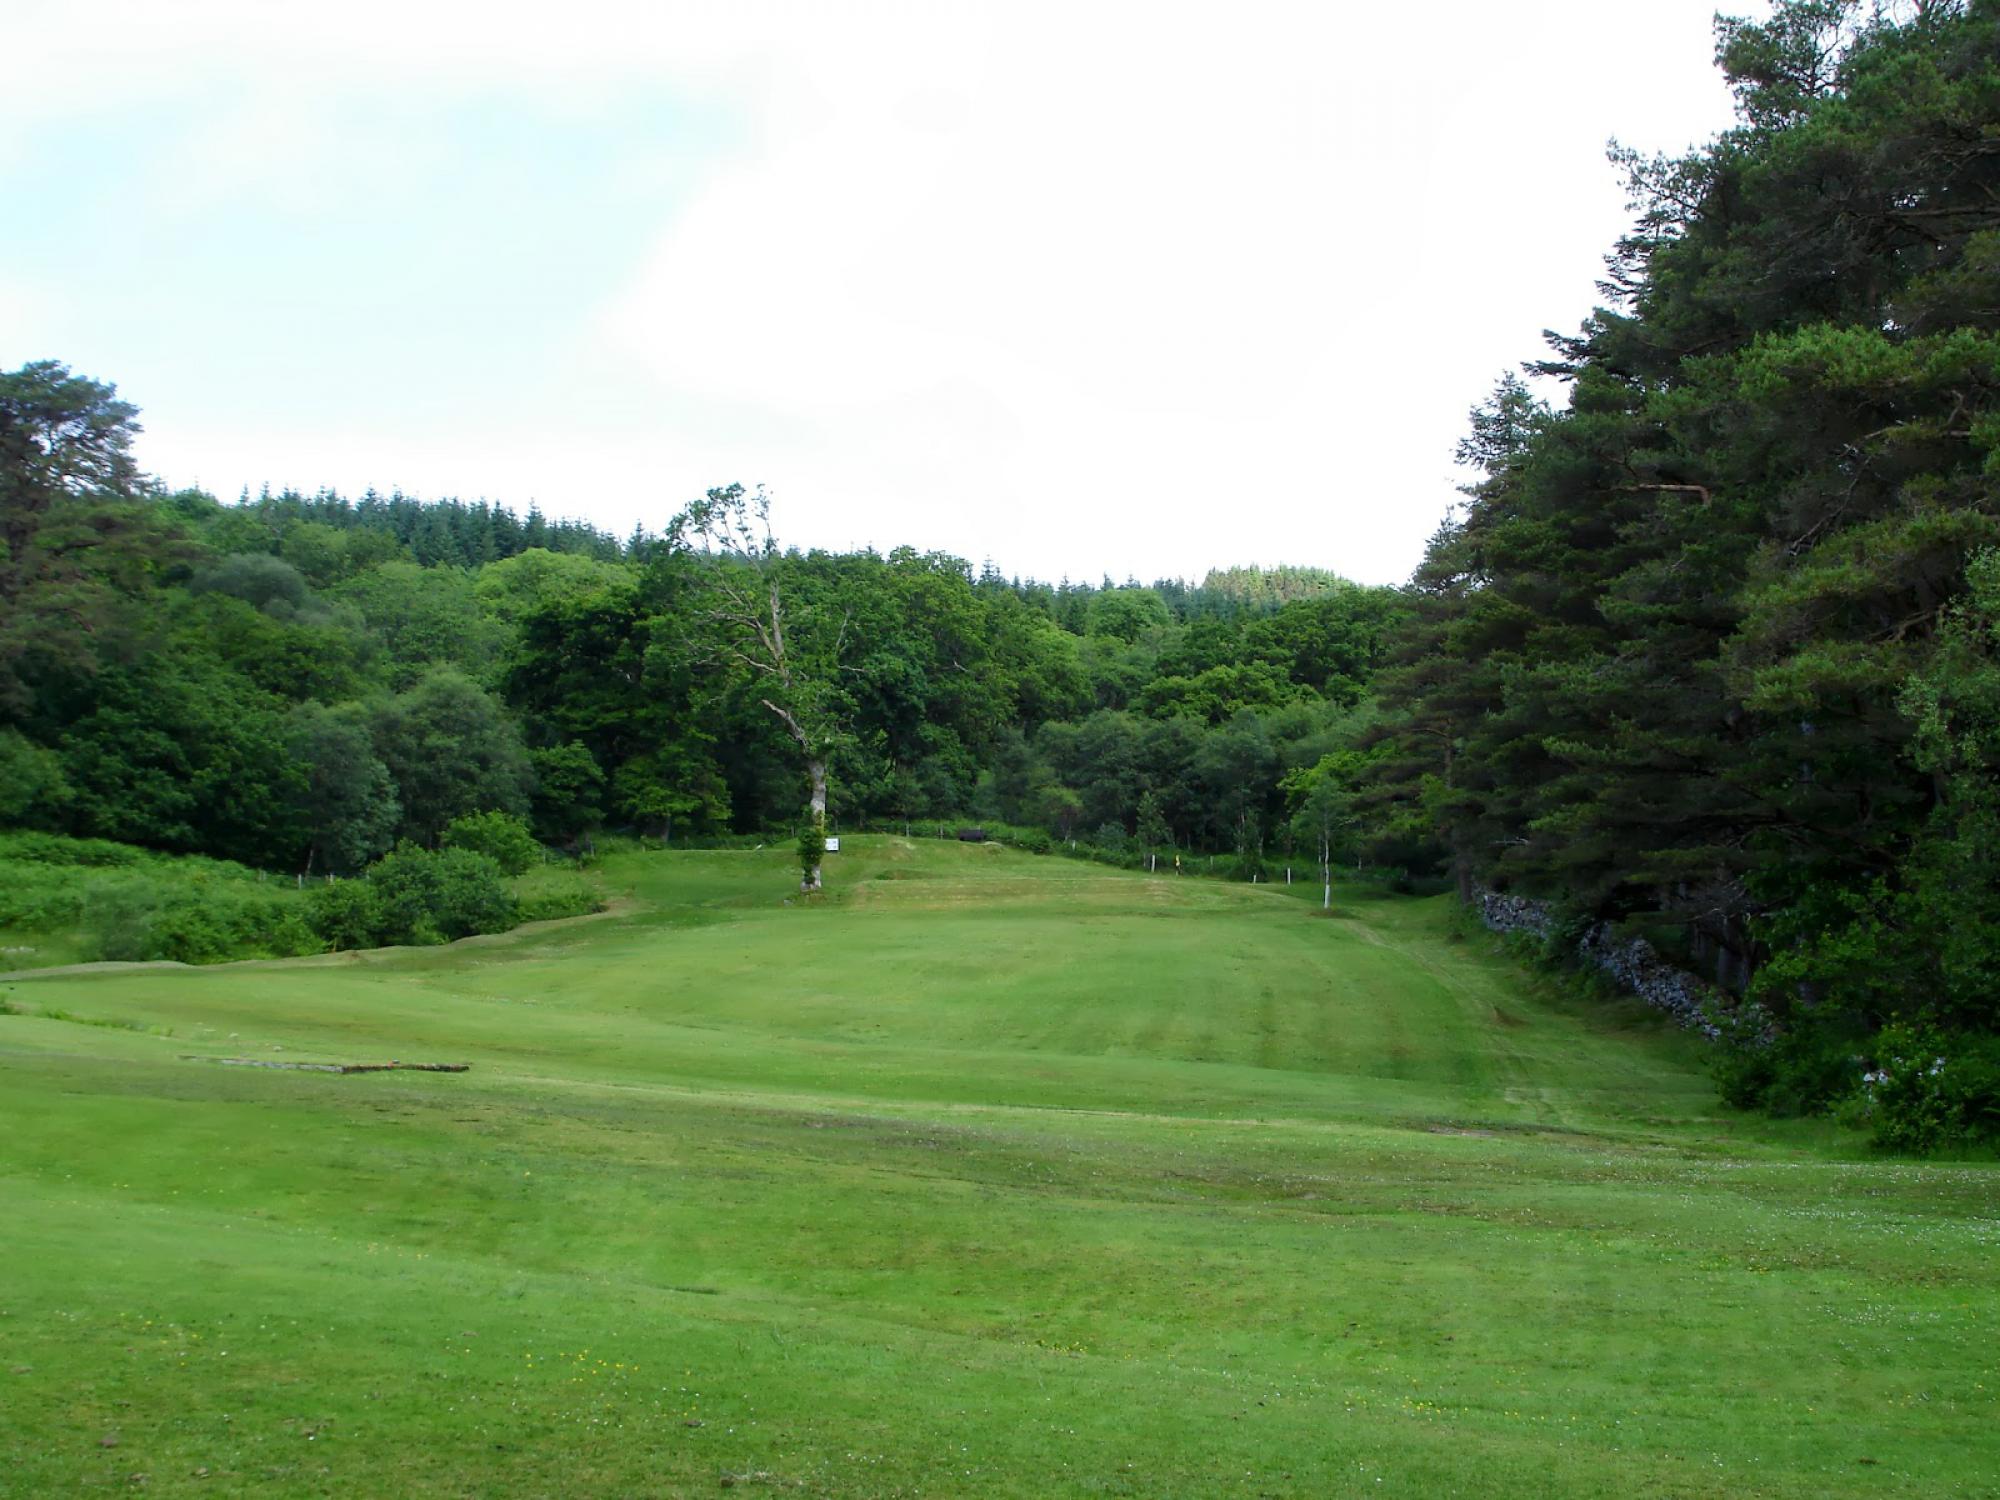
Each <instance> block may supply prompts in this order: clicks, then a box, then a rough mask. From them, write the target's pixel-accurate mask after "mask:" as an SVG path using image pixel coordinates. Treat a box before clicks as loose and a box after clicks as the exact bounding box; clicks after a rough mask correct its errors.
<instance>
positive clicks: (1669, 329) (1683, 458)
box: [1372, 0, 2000, 1134]
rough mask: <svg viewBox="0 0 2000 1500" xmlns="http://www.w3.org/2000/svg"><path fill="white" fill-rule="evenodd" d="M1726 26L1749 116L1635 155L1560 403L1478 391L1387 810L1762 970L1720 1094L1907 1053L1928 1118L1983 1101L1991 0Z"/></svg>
mask: <svg viewBox="0 0 2000 1500" xmlns="http://www.w3.org/2000/svg"><path fill="white" fill-rule="evenodd" d="M1719 39H1720V40H1719V49H1718V57H1719V61H1720V63H1721V65H1722V67H1723V69H1724V70H1725V72H1726V74H1727V76H1728V78H1729V79H1730V81H1731V83H1732V84H1733V86H1734V88H1735V91H1736V96H1737V99H1738V103H1739V115H1740V123H1739V124H1738V125H1737V126H1736V128H1734V129H1733V130H1731V131H1729V132H1728V133H1727V134H1725V135H1724V136H1722V137H1721V138H1720V139H1718V140H1717V141H1716V142H1714V143H1713V144H1712V145H1710V146H1708V147H1707V148H1705V149H1702V150H1699V151H1696V152H1694V153H1692V154H1690V155H1688V156H1686V157H1683V158H1680V159H1661V160H1652V161H1648V160H1642V159H1638V158H1635V157H1627V158H1626V159H1625V165H1626V167H1627V169H1628V170H1629V173H1630V180H1631V187H1632V192H1633V195H1634V198H1635V200H1636V205H1635V206H1636V207H1637V209H1638V210H1639V218H1638V221H1637V224H1636V226H1635V228H1634V229H1633V231H1632V232H1631V233H1630V235H1628V236H1627V237H1626V238H1625V239H1624V240H1622V241H1621V242H1620V243H1619V245H1618V246H1617V249H1616V252H1615V254H1614V255H1613V256H1612V257H1611V259H1610V274H1609V277H1608V279H1607V281H1606V282H1605V283H1604V291H1605V294H1606V296H1607V298H1608V304H1607V306H1606V308H1605V309H1604V310H1602V311H1600V312H1599V313H1598V314H1597V315H1596V316H1595V317H1594V318H1592V319H1591V320H1590V321H1589V322H1588V323H1587V324H1586V326H1585V327H1584V328H1583V329H1582V330H1581V332H1580V333H1579V334H1577V335H1576V336H1574V337H1566V338H1553V339H1552V342H1553V346H1554V351H1555V352H1554V357H1553V358H1552V359H1550V360H1548V361H1546V362H1544V363H1542V364H1540V365H1539V366H1537V367H1536V368H1537V369H1538V370H1539V371H1540V372H1542V373H1544V374H1548V375H1554V376H1558V377H1560V378H1561V379H1562V380H1563V381H1564V382H1566V383H1567V385H1568V388H1569V397H1568V402H1567V404H1566V405H1565V406H1563V407H1562V408H1560V409H1554V408H1551V407H1549V406H1547V405H1545V404H1543V403H1542V402H1541V401H1540V400H1539V399H1538V398H1537V397H1536V396H1535V395H1534V394H1533V392H1532V391H1531V390H1530V388H1529V387H1527V386H1526V385H1525V384H1523V383H1522V382H1520V381H1519V380H1516V379H1511V378H1510V379H1509V380H1507V381H1505V382H1503V383H1502V385H1501V386H1500V388H1499V389H1498V391H1497V392H1496V393H1495V395H1494V397H1493V399H1492V401H1491V402H1490V403H1488V404H1487V405H1486V406H1485V407H1483V408H1482V409H1481V410H1480V411H1479V412H1478V413H1476V414H1475V417H1474V422H1473V430H1472V433H1471V435H1470V436H1469V437H1468V439H1467V440H1466V443H1465V445H1464V448H1463V451H1462V457H1464V458H1465V459H1466V460H1467V461H1469V462H1471V463H1473V464H1475V465H1476V466H1477V468H1478V469H1479V470H1480V471H1481V473H1482V476H1483V477H1482V478H1481V479H1480V480H1479V482H1478V483H1476V484H1475V485H1473V486H1472V487H1471V488H1470V489H1469V491H1468V499H1467V503H1466V504H1465V506H1464V507H1463V509H1462V511H1461V512H1460V513H1459V514H1458V515H1456V516H1455V517H1454V518H1453V519H1452V521H1451V522H1450V523H1449V524H1448V525H1447V526H1446V527H1445V528H1444V529H1443V530H1441V531H1440V532H1439V534H1438V535H1437V537H1436V538H1435V539H1434V541H1433V543H1432V544H1431V547H1430V549H1429V551H1428V554H1427V556H1426V557H1425V560H1424V562H1423V564H1422V566H1421V567H1420V568H1419V570H1418V572H1417V574H1416V577H1415V580H1414V583H1413V588H1412V595H1411V602H1412V607H1413V610H1414V618H1413V623H1412V625H1411V627H1410V629H1409V630H1408V631H1407V632H1406V633H1404V634H1403V636H1402V637H1401V638H1400V639H1399V640H1398V642H1397V644H1396V646H1395V648H1394V652H1393V655H1394V661H1393V665H1392V667H1391V668H1390V670H1389V672H1388V673H1387V675H1386V676H1385V679H1384V699H1385V728H1384V732H1383V733H1384V738H1383V741H1382V744H1383V747H1384V750H1383V753H1384V759H1383V761H1382V763H1381V764H1382V774H1381V777H1380V779H1379V780H1378V781H1377V782H1376V783H1375V785H1374V787H1373V790H1372V795H1373V797H1374V798H1375V799H1376V807H1375V811H1376V815H1378V816H1381V817H1385V818H1394V817H1401V818H1403V819H1405V820H1408V819H1416V820H1419V821H1422V822H1424V823H1426V824H1428V825H1429V826H1430V827H1431V828H1432V829H1434V830H1435V831H1436V833H1437V835H1438V836H1439V837H1440V839H1441V841H1442V843H1443V845H1444V846H1445V851H1446V858H1447V860H1448V862H1449V863H1450V865H1451V866H1452V867H1453V868H1454V869H1455V871H1456V873H1457V875H1458V877H1459V879H1460V881H1461V883H1462V884H1464V885H1467V886H1469V885H1470V884H1471V883H1472V882H1474V881H1483V882H1487V883H1491V884H1493V885H1497V886H1499V887H1502V888H1506V889H1512V890H1514V891H1517V892H1522V893H1527V894H1532V895H1537V896H1541V897H1545V898H1549V899H1552V900H1553V901H1555V902H1556V903H1557V904H1558V906H1559V907H1560V908H1561V909H1562V910H1563V911H1564V912H1566V913H1567V914H1568V916H1569V917H1570V918H1572V919H1573V920H1574V921H1575V922H1577V923H1581V922H1588V921H1595V920H1602V919H1611V920H1614V921H1623V922H1627V923H1631V924H1634V925H1636V926H1639V927H1642V928H1644V929H1645V930H1647V931H1648V932H1650V933H1651V934H1652V935H1654V936H1655V937H1656V938H1664V939H1665V940H1666V941H1668V942H1669V943H1670V944H1672V945H1673V946H1675V947H1677V948H1678V950H1679V951H1680V952H1681V953H1682V954H1683V955H1684V956H1685V957H1686V958H1687V959H1688V961H1690V962H1694V963H1698V964H1700V965H1701V966H1702V967H1704V968H1705V969H1707V970H1708V971H1709V972H1710V973H1711V974H1712V975H1713V976H1714V977H1715V978H1716V980H1717V981H1718V982H1719V983H1720V984H1721V985H1723V986H1725V987H1726V988H1728V989H1731V990H1735V991H1738V992H1741V993H1743V994H1744V995H1746V996H1747V999H1748V1002H1749V1007H1748V1008H1747V1009H1746V1010H1745V1011H1744V1012H1743V1013H1742V1014H1741V1015H1740V1016H1739V1018H1738V1020H1739V1025H1738V1028H1737V1029H1738V1030H1739V1032H1740V1033H1741V1038H1740V1046H1739V1051H1738V1052H1737V1054H1736V1055H1735V1058H1734V1061H1733V1063H1732V1066H1731V1070H1730V1073H1729V1077H1728V1080H1727V1083H1728V1089H1729V1092H1730V1093H1731V1094H1732V1095H1733V1096H1734V1097H1736V1098H1738V1099H1740V1100H1742V1101H1745V1102H1752V1101H1755V1102H1762V1103H1765V1104H1768V1105H1772V1106H1775V1107H1782V1108H1806V1109H1811V1108H1818V1107H1821V1106H1824V1105H1828V1104H1832V1103H1836V1102H1838V1101H1840V1100H1842V1099H1843V1098H1849V1097H1854V1091H1855V1090H1856V1089H1857V1087H1859V1086H1861V1085H1862V1084H1863V1078H1864V1073H1871V1072H1872V1073H1873V1074H1880V1073H1881V1072H1882V1071H1883V1070H1884V1069H1890V1068H1894V1067H1904V1068H1905V1069H1906V1071H1907V1070H1908V1069H1910V1068H1915V1067H1917V1066H1918V1065H1919V1064H1921V1067H1922V1068H1924V1069H1930V1070H1931V1072H1930V1075H1929V1076H1934V1077H1942V1078H1943V1079H1945V1081H1946V1083H1947V1084H1950V1085H1951V1089H1956V1090H1957V1092H1956V1094H1954V1095H1953V1097H1951V1098H1948V1099H1947V1098H1943V1097H1940V1098H1939V1099H1938V1100H1937V1101H1935V1111H1936V1113H1937V1115H1938V1129H1939V1131H1940V1132H1942V1133H1944V1134H1949V1133H1950V1132H1952V1131H1976V1132H1990V1131H2000V1054H1996V1052H1995V1050H1994V1045H1993V1043H1992V1041H1991V1038H1992V1035H1993V1032H1994V1030H1995V1028H1996V1025H2000V884H1997V883H1996V881H1995V878H1994V877H1995V875H1996V873H2000V864H1996V863H1995V856H1996V854H2000V838H1996V835H2000V823H1996V821H1995V817H1996V801H1995V787H1996V782H1995V773H1996V771H2000V739H1996V738H1995V736H1994V729H1995V727H1996V725H2000V718H1996V717H1995V701H1994V698H1993V692H1994V683H1995V675H1994V674H1995V670H1996V668H1995V661H1994V648H1995V644H1996V637H1995V634H1994V624H1995V621H1996V614H1995V606H1996V604H2000V599H1996V597H1995V592H1994V589H1995V574H1994V567H1995V564H1994V563H1993V561H1992V555H1991V553H1990V552H1989V550H1988V549H1990V548H1991V547H1992V546H1993V544H1994V543H1995V542H1996V540H2000V504H1996V500H2000V493H1996V491H1997V490H2000V5H1996V4H1994V3H1993V0H1966V3H1963V4H1957V3H1929V4H1923V5H1918V6H1907V7H1889V8H1886V9H1884V8H1870V7H1868V6H1864V5H1860V4H1854V3H1848V0H1791V3H1783V4H1780V5H1779V6H1778V7H1777V8H1776V10H1775V12H1774V14H1773V16H1772V18H1771V19H1770V21H1769V22H1767V23H1765V24H1761V25H1752V24H1747V23H1743V22H1735V21H1725V22H1723V23H1721V25H1720V30H1719ZM1885 1027H1887V1028H1889V1031H1888V1032H1887V1034H1886V1037H1885V1036H1884V1035H1883V1029H1884V1028H1885ZM1894 1059H1902V1061H1901V1062H1895V1061H1894ZM1940 1059H1942V1060H1943V1061H1942V1062H1940V1061H1939V1060H1940ZM1933 1064H1936V1066H1935V1067H1933ZM1938 1087H1939V1089H1940V1091H1941V1092H1943V1093H1949V1092H1951V1089H1947V1088H1946V1087H1945V1085H1943V1084H1941V1085H1939V1086H1938Z"/></svg>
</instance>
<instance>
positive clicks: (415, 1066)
mask: <svg viewBox="0 0 2000 1500" xmlns="http://www.w3.org/2000/svg"><path fill="white" fill-rule="evenodd" d="M181 1061H182V1062H206V1063H219V1064H221V1065H222V1066H223V1067H225V1068H283V1069H285V1070H286V1071H288V1072H293V1073H464V1072H468V1071H469V1070H470V1069H471V1067H472V1064H471V1063H406V1062H385V1063H329V1062H277V1061H274V1060H273V1059H270V1058H264V1057H202V1056H200V1055H198V1054H196V1053H193V1052H183V1053H182V1054H181Z"/></svg>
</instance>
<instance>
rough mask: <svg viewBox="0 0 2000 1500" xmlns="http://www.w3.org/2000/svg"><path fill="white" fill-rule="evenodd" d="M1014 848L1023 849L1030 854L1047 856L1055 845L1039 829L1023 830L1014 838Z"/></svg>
mask: <svg viewBox="0 0 2000 1500" xmlns="http://www.w3.org/2000/svg"><path fill="white" fill-rule="evenodd" d="M1014 847H1015V848H1016V849H1025V850H1027V851H1028V853H1030V854H1047V853H1048V852H1049V851H1050V850H1051V849H1053V848H1055V844H1054V842H1053V841H1052V840H1051V839H1050V838H1049V836H1048V835H1047V834H1046V833H1044V832H1042V830H1041V829H1039V828H1024V829H1022V830H1021V832H1020V833H1018V834H1016V835H1015V836H1014Z"/></svg>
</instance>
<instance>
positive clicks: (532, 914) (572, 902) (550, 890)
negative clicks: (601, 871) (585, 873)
mask: <svg viewBox="0 0 2000 1500" xmlns="http://www.w3.org/2000/svg"><path fill="white" fill-rule="evenodd" d="M602 910H604V900H603V898H602V897H601V896H599V895H598V893H597V888H596V887H595V886H593V885H592V884H591V883H590V882H589V881H588V880H585V879H584V878H583V877H582V876H581V875H579V874H577V873H576V872H575V871H574V870H537V871H534V872H532V873H530V874H528V875H524V876H522V877H521V878H520V879H518V880H516V881H515V882H514V915H515V918H516V920H518V921H522V922H546V921H548V920H549V919H551V918H553V917H580V916H583V915H585V914H586V913H588V912H593V911H602Z"/></svg>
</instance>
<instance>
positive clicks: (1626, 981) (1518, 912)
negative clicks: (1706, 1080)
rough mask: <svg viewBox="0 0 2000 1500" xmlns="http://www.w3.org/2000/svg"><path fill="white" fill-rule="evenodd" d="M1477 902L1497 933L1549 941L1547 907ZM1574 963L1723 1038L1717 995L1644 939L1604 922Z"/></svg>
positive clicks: (1494, 894)
mask: <svg viewBox="0 0 2000 1500" xmlns="http://www.w3.org/2000/svg"><path fill="white" fill-rule="evenodd" d="M1473 900H1474V904H1475V905H1476V906H1477V907H1478V908H1479V919H1480V920H1481V921H1482V922H1484V923H1485V924H1486V925H1487V927H1489V928H1490V929H1492V930H1493V931H1494V932H1525V933H1530V934H1532V935H1533V936H1535V937H1538V938H1544V939H1546V938H1547V937H1548V936H1549V935H1550V934H1551V933H1552V932H1553V931H1554V930H1555V916H1554V914H1553V912H1552V911H1551V910H1550V908H1549V904H1548V903H1547V902H1546V901H1535V900H1532V899H1530V898H1529V897H1527V896H1514V895H1509V894H1508V893H1507V892H1505V891H1481V892H1479V893H1478V895H1476V896H1475V897H1474V898H1473ZM1576 960H1577V962H1578V963H1580V964H1583V965H1585V966H1586V967H1588V968H1593V969H1596V970H1598V971H1599V972H1601V973H1603V974H1605V975H1606V976H1608V977H1609V978H1610V980H1611V982H1612V983H1613V984H1616V985H1617V986H1618V987H1619V988H1620V989H1622V990H1624V991H1625V992H1626V993H1627V994H1630V995H1635V996H1637V997H1638V998H1639V999H1641V1000H1643V1001H1645V1002H1646V1004H1648V1005H1650V1006H1652V1007H1653V1008H1654V1009H1655V1010H1661V1011H1665V1012H1666V1013H1667V1014H1668V1015H1670V1016H1672V1017H1673V1018H1674V1019H1675V1020H1676V1021H1678V1022H1679V1023H1680V1024H1681V1025H1683V1026H1685V1027H1687V1028H1688V1029H1689V1030H1691V1031H1699V1032H1700V1033H1701V1034H1702V1035H1703V1036H1706V1037H1709V1038H1710V1039H1713V1038H1715V1037H1717V1036H1719V1035H1720V1034H1721V1033H1720V1031H1719V1029H1718V1028H1717V1027H1716V1024H1715V1022H1714V1021H1712V1020H1710V1019H1709V1017H1710V1015H1711V1014H1712V1013H1715V1012H1717V1011H1718V1009H1719V1007H1718V1006H1717V1003H1716V1002H1717V998H1718V997H1717V996H1716V994H1715V992H1714V991H1713V990H1711V989H1710V988H1709V987H1708V986H1707V985H1705V984H1703V983H1702V982H1701V981H1700V980H1699V979H1697V978H1695V976H1694V975H1692V974H1690V973H1688V972H1687V970H1685V969H1677V968H1675V967H1674V966H1673V965H1672V964H1670V963H1668V962H1667V961H1666V960H1665V959H1663V958H1661V957H1660V955H1659V954H1658V952H1656V951H1655V950H1654V948H1653V945H1652V944H1651V943H1649V942H1647V941H1646V940H1645V939H1644V938H1621V937H1619V936H1618V935H1617V934H1616V933H1615V932H1613V931H1612V929H1611V924H1610V923H1608V922H1600V923H1599V924H1598V925H1597V926H1595V927H1593V928H1591V929H1590V930H1589V931H1588V932H1586V933H1585V934H1584V935H1583V936H1582V938H1580V939H1579V940H1578V941H1577V945H1576Z"/></svg>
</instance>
